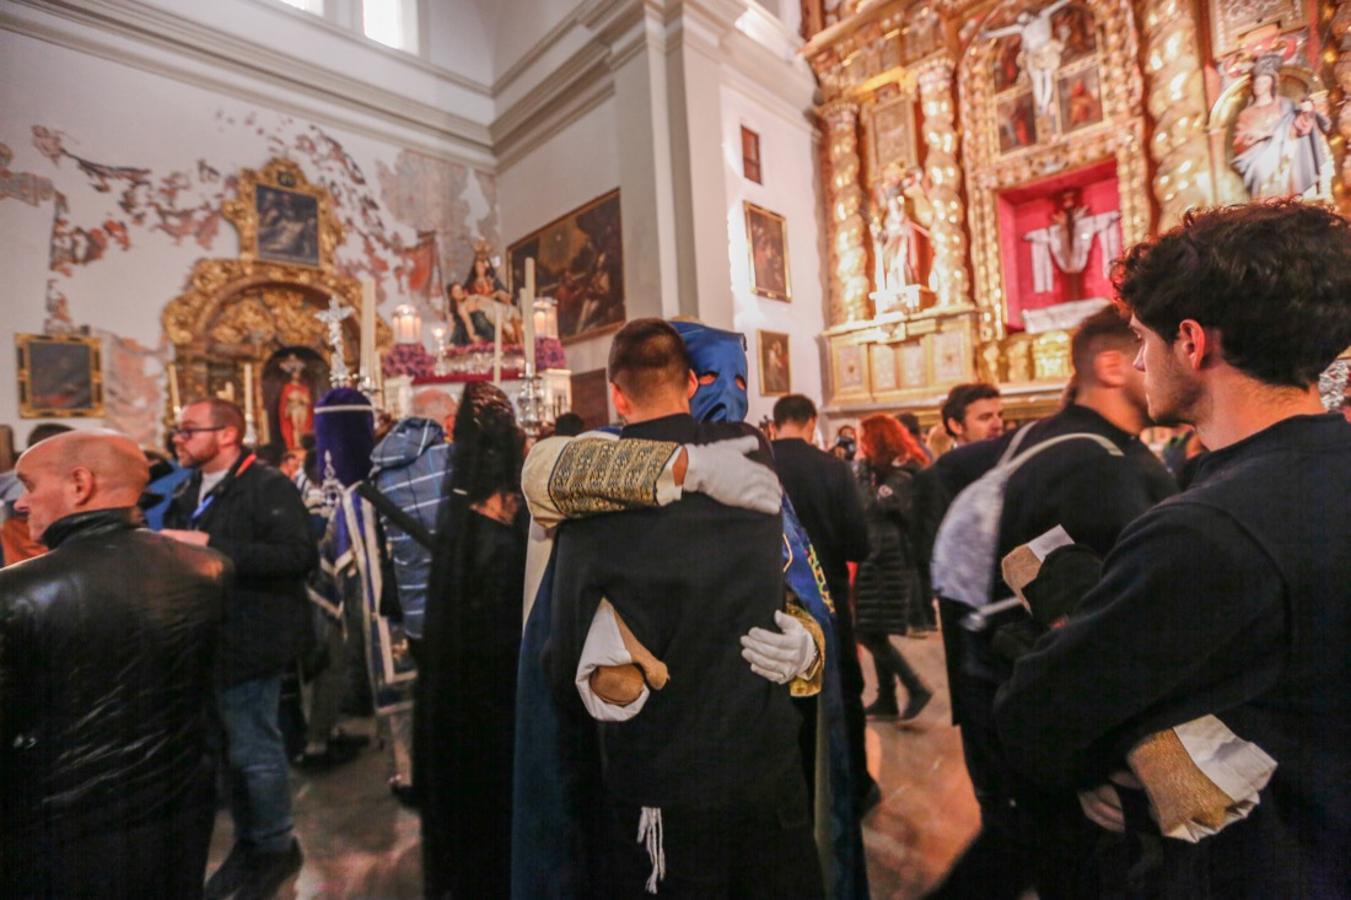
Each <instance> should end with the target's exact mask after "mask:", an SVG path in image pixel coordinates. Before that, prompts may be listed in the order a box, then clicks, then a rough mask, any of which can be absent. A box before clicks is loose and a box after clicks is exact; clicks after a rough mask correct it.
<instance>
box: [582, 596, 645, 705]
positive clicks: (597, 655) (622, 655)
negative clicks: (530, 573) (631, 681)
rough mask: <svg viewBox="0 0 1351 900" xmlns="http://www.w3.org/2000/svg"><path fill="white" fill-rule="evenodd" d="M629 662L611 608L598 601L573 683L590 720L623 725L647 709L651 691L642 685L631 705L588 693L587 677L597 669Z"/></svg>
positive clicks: (606, 603) (630, 655)
mask: <svg viewBox="0 0 1351 900" xmlns="http://www.w3.org/2000/svg"><path fill="white" fill-rule="evenodd" d="M632 662H633V655H632V654H630V653H629V650H628V648H627V647H625V646H624V639H623V637H621V636H620V634H619V623H618V622H616V621H615V615H614V607H612V606H611V605H610V603H609V601H608V600H601V602H600V606H599V607H597V608H596V615H595V616H594V617H593V618H592V619H591V628H590V630H588V631H587V633H586V643H585V644H583V645H582V658H581V659H580V660H578V661H577V674H576V676H575V677H574V681H575V682H576V684H577V693H578V694H580V695H581V698H582V705H583V706H585V707H586V711H587V712H588V713H590V714H591V718H593V719H597V720H599V721H601V722H627V721H628V720H629V719H632V718H633V717H634V716H636V715H638V713H640V712H642V711H643V707H644V706H646V705H647V698H648V697H649V696H651V694H652V690H651V688H649V687H648V686H647V685H646V684H644V685H643V690H642V693H640V694H639V695H638V698H637V699H636V700H634V701H633V702H632V703H629V704H627V705H625V706H619V705H617V704H614V703H608V702H606V701H605V700H603V699H601V697H600V695H598V694H597V693H596V692H595V691H594V690H592V689H591V673H592V672H594V671H595V670H596V669H597V668H598V667H600V666H622V665H627V664H629V663H632Z"/></svg>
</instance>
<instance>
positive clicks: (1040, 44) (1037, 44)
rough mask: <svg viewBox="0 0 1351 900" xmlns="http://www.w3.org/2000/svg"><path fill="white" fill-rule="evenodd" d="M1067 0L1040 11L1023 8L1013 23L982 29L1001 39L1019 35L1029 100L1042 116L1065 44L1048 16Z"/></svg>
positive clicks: (984, 35) (984, 34)
mask: <svg viewBox="0 0 1351 900" xmlns="http://www.w3.org/2000/svg"><path fill="white" fill-rule="evenodd" d="M1069 2H1070V0H1055V2H1054V3H1052V4H1051V5H1050V6H1048V7H1046V8H1045V9H1042V10H1041V11H1039V12H1036V13H1031V12H1028V11H1027V10H1023V11H1022V12H1020V13H1018V15H1017V17H1016V18H1014V20H1013V24H1012V25H1005V26H1004V27H1003V28H996V29H994V30H993V31H983V32H981V35H980V36H981V38H982V39H984V38H992V39H997V38H1002V37H1011V36H1012V35H1015V34H1016V35H1018V36H1019V37H1020V38H1022V40H1023V46H1022V52H1020V53H1019V54H1018V62H1019V63H1020V64H1021V65H1022V67H1023V70H1024V71H1025V72H1027V77H1028V79H1029V80H1030V81H1031V82H1032V99H1033V101H1034V102H1035V103H1036V105H1037V115H1039V116H1044V115H1047V114H1048V113H1049V112H1050V109H1051V95H1052V94H1053V93H1054V91H1055V70H1056V69H1058V68H1060V54H1061V52H1063V51H1064V49H1065V45H1064V44H1062V43H1061V42H1060V40H1059V39H1058V38H1056V36H1055V33H1054V32H1053V31H1052V30H1051V16H1053V15H1055V14H1056V13H1057V12H1059V11H1060V10H1061V8H1063V7H1064V6H1066V5H1067V4H1068V3H1069Z"/></svg>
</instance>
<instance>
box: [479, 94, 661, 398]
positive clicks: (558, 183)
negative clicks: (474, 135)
mask: <svg viewBox="0 0 1351 900" xmlns="http://www.w3.org/2000/svg"><path fill="white" fill-rule="evenodd" d="M617 127H618V123H617V121H616V110H615V103H614V100H613V98H608V99H606V100H604V101H602V102H601V103H599V104H598V105H596V106H595V107H593V108H592V109H591V110H589V111H588V112H586V113H585V114H583V115H582V116H580V117H578V118H577V119H575V120H574V121H572V122H571V123H569V124H568V125H566V126H565V127H563V128H562V129H560V130H559V131H557V132H555V133H553V134H552V135H550V136H549V137H548V138H547V139H546V140H544V141H542V142H541V143H539V144H537V145H536V146H534V147H533V148H532V149H530V150H529V151H528V152H526V153H525V154H524V155H522V156H520V157H519V158H518V159H516V160H515V161H514V162H513V163H511V165H510V166H508V167H504V168H503V169H501V170H500V171H499V172H498V175H497V196H498V209H499V212H500V217H501V223H502V236H503V238H504V244H505V246H510V245H511V244H512V243H514V242H516V241H517V240H520V239H521V238H523V237H525V236H526V235H528V234H530V233H531V232H533V231H535V230H536V229H538V228H540V227H541V226H543V225H547V224H548V223H549V222H552V221H553V220H554V219H557V218H558V217H559V216H562V215H564V214H566V213H568V212H569V211H571V210H573V209H576V208H577V207H579V206H582V205H583V204H585V203H587V202H589V201H591V200H594V199H595V198H597V197H599V196H601V195H602V194H606V193H609V192H610V191H613V190H614V189H615V188H619V187H621V184H620V162H619V147H618V142H617V140H616V128H617ZM619 199H620V214H621V216H623V217H625V218H627V216H628V215H629V212H630V204H627V203H625V197H624V193H623V191H622V190H621V191H620V197H619ZM625 230H626V232H627V230H628V225H627V222H626V223H625ZM624 254H625V258H624V265H625V268H626V269H627V268H628V267H629V266H630V265H634V264H635V261H634V259H633V255H632V252H631V248H630V247H629V246H627V245H626V246H625V247H624ZM628 280H629V279H628V278H627V277H626V279H625V281H626V283H627V282H628ZM625 301H626V311H627V314H628V317H629V318H634V317H636V316H642V315H657V314H658V310H656V309H653V310H644V309H643V308H642V307H643V302H642V298H635V297H626V298H625ZM610 336H611V333H609V332H607V333H605V334H600V335H597V336H595V337H591V338H587V339H583V340H579V341H575V342H572V343H569V344H568V345H567V347H566V352H567V359H568V366H569V368H571V369H572V371H573V372H574V373H580V372H588V371H591V370H593V369H600V368H604V367H605V360H606V357H607V355H608V353H609V350H610Z"/></svg>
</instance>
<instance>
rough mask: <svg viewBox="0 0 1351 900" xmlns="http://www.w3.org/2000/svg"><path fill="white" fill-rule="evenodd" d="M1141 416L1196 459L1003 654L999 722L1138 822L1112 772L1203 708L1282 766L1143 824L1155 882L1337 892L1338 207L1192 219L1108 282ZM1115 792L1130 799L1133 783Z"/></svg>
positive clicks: (1099, 817) (1341, 815)
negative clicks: (1064, 615) (1193, 817)
mask: <svg viewBox="0 0 1351 900" xmlns="http://www.w3.org/2000/svg"><path fill="white" fill-rule="evenodd" d="M1117 281H1118V284H1117V290H1118V292H1119V294H1120V296H1121V299H1122V300H1123V301H1124V302H1125V304H1126V305H1127V306H1128V307H1129V308H1130V310H1131V312H1132V313H1133V318H1132V320H1131V325H1132V328H1133V329H1134V330H1135V332H1136V333H1137V335H1138V336H1139V337H1140V340H1141V345H1140V350H1139V354H1138V356H1137V357H1136V360H1135V366H1136V368H1138V369H1140V370H1141V371H1143V372H1144V388H1145V395H1146V397H1147V399H1148V403H1149V411H1150V415H1151V416H1152V417H1153V418H1154V419H1155V420H1157V421H1160V422H1164V423H1175V422H1187V423H1191V424H1193V425H1195V426H1196V429H1197V432H1198V434H1199V435H1200V437H1201V440H1202V442H1203V443H1204V444H1205V445H1206V446H1207V447H1209V448H1210V450H1211V452H1210V454H1209V455H1208V456H1207V457H1206V459H1205V461H1204V462H1203V463H1202V464H1201V465H1200V468H1199V471H1198V473H1197V475H1196V479H1195V481H1194V482H1193V483H1192V485H1191V486H1190V487H1189V488H1188V490H1187V491H1186V492H1185V493H1182V494H1179V495H1178V496H1176V497H1174V498H1172V499H1170V500H1167V501H1165V502H1163V503H1161V504H1159V505H1158V506H1157V507H1155V508H1154V509H1152V510H1150V511H1149V512H1148V513H1146V514H1145V515H1143V516H1141V517H1140V518H1139V519H1137V520H1135V521H1134V522H1132V523H1131V524H1130V525H1128V526H1127V527H1126V529H1125V530H1124V531H1123V532H1122V534H1121V537H1120V538H1119V539H1118V540H1117V542H1116V544H1115V546H1114V547H1113V548H1112V550H1111V553H1110V554H1109V555H1108V556H1107V558H1106V560H1105V561H1104V564H1103V572H1102V579H1101V581H1099V583H1098V584H1097V586H1096V587H1095V588H1094V589H1093V590H1092V591H1091V592H1090V593H1089V594H1088V596H1087V597H1085V598H1084V600H1083V601H1082V603H1081V604H1080V606H1079V608H1078V610H1077V611H1076V613H1075V614H1074V615H1073V616H1071V617H1070V620H1069V622H1068V624H1066V625H1065V626H1064V627H1062V628H1059V629H1056V630H1054V631H1052V632H1051V633H1050V634H1049V635H1047V636H1046V637H1044V638H1043V639H1042V640H1041V642H1040V643H1038V645H1037V646H1036V648H1035V649H1034V650H1033V651H1032V652H1031V653H1030V654H1028V655H1026V656H1024V657H1022V658H1021V659H1020V660H1019V662H1018V663H1017V665H1016V667H1015V669H1014V673H1013V678H1012V680H1011V681H1010V682H1009V683H1008V684H1007V685H1006V686H1005V687H1004V688H1003V689H1001V691H1000V695H999V699H998V701H997V703H996V707H995V716H996V722H997V724H998V727H999V734H1000V737H1001V739H1002V742H1003V746H1004V748H1005V751H1006V753H1007V756H1008V758H1009V760H1010V761H1011V763H1012V764H1013V765H1014V766H1015V767H1016V768H1018V769H1019V770H1020V771H1021V772H1022V773H1023V774H1024V775H1025V776H1027V777H1029V778H1032V779H1035V780H1036V781H1038V782H1040V783H1042V784H1045V785H1048V786H1051V787H1058V788H1061V789H1065V788H1075V789H1079V790H1080V791H1081V793H1080V803H1081V805H1082V806H1083V808H1084V811H1085V813H1086V814H1087V815H1088V816H1089V818H1090V819H1091V820H1092V821H1094V822H1096V823H1097V824H1099V825H1101V826H1102V827H1104V828H1106V829H1109V830H1111V831H1122V830H1123V829H1126V828H1129V829H1130V830H1131V832H1132V833H1133V835H1143V834H1147V832H1149V830H1150V828H1151V827H1152V823H1151V822H1150V821H1149V817H1148V816H1147V815H1145V816H1137V815H1134V814H1133V813H1132V810H1133V809H1137V808H1139V806H1138V805H1137V804H1132V803H1131V802H1130V801H1129V800H1128V801H1127V803H1126V812H1123V804H1122V799H1123V793H1122V791H1119V790H1118V789H1117V786H1118V785H1122V790H1125V786H1124V785H1123V783H1126V784H1129V782H1130V780H1131V779H1129V778H1128V777H1125V776H1124V775H1123V774H1122V772H1121V771H1120V770H1123V769H1124V768H1125V766H1124V759H1125V757H1126V755H1127V754H1128V753H1130V752H1131V751H1132V749H1133V748H1135V747H1136V746H1137V744H1139V743H1140V742H1141V740H1142V739H1144V738H1146V737H1147V736H1149V735H1151V734H1153V733H1155V732H1158V731H1160V730H1161V729H1169V728H1175V727H1176V726H1179V725H1182V724H1184V723H1187V722H1190V721H1191V720H1192V719H1195V718H1197V717H1198V716H1203V715H1215V716H1218V717H1220V718H1221V719H1222V721H1223V723H1224V725H1226V726H1227V727H1228V728H1229V730H1230V731H1232V732H1233V734H1234V735H1236V736H1237V737H1238V738H1240V739H1242V740H1244V741H1249V742H1253V743H1255V744H1257V745H1258V746H1259V747H1260V748H1261V749H1262V750H1264V751H1265V752H1266V753H1267V754H1269V755H1270V756H1271V757H1272V758H1273V759H1274V760H1275V762H1276V770H1275V773H1274V774H1273V775H1272V776H1271V780H1270V782H1269V783H1267V784H1266V785H1265V787H1263V788H1262V789H1261V792H1260V803H1259V804H1258V805H1257V806H1256V808H1255V809H1253V810H1252V812H1251V814H1250V815H1248V817H1247V818H1245V819H1242V820H1241V821H1237V822H1235V823H1233V824H1230V825H1228V826H1227V827H1225V828H1224V829H1223V830H1221V831H1219V832H1218V833H1217V834H1214V835H1212V836H1210V837H1206V838H1203V839H1201V840H1200V841H1199V842H1198V843H1186V842H1183V841H1178V840H1172V839H1166V840H1160V839H1158V837H1157V828H1155V829H1154V840H1152V841H1141V842H1140V843H1139V845H1138V846H1139V847H1142V848H1143V847H1149V846H1151V845H1152V847H1153V848H1154V850H1155V852H1154V853H1153V854H1152V857H1153V863H1152V865H1151V863H1150V860H1149V859H1148V858H1143V857H1142V858H1137V859H1134V860H1132V862H1133V863H1134V865H1132V867H1131V872H1132V877H1133V878H1136V879H1140V880H1139V881H1138V882H1135V883H1126V884H1117V885H1114V886H1111V887H1114V888H1116V889H1118V890H1119V891H1121V892H1122V893H1125V892H1127V891H1131V892H1132V893H1133V894H1134V895H1137V896H1138V895H1153V896H1169V897H1212V896H1213V897H1226V898H1228V897H1339V896H1346V891H1347V886H1348V885H1351V853H1348V847H1351V655H1348V653H1347V645H1348V643H1351V578H1348V573H1351V515H1349V514H1348V511H1349V510H1351V426H1348V425H1347V423H1346V422H1345V421H1344V420H1343V419H1342V418H1341V416H1339V415H1337V414H1335V413H1324V411H1323V407H1322V404H1321V403H1320V400H1319V396H1318V391H1317V384H1318V377H1319V373H1320V372H1322V371H1323V370H1324V369H1325V368H1326V367H1327V366H1328V365H1329V364H1330V363H1331V362H1332V361H1333V359H1334V358H1335V357H1336V356H1337V354H1338V353H1340V352H1341V351H1342V350H1344V349H1345V348H1346V346H1347V345H1348V343H1351V223H1349V222H1348V221H1347V220H1346V219H1344V218H1342V217H1340V216H1338V215H1336V214H1334V213H1332V212H1330V211H1328V210H1326V209H1323V208H1321V207H1315V206H1308V205H1304V204H1301V203H1298V202H1293V201H1287V202H1283V203H1276V204H1262V205H1257V204H1254V205H1251V206H1245V207H1230V208H1226V209H1220V210H1213V211H1209V212H1204V213H1193V214H1189V215H1188V216H1187V218H1186V220H1185V221H1184V223H1183V224H1182V225H1181V226H1179V227H1178V228H1175V229H1173V230H1172V231H1170V232H1168V233H1167V234H1165V235H1163V236H1162V237H1160V238H1158V239H1157V240H1155V241H1151V242H1147V243H1143V244H1140V245H1137V246H1136V247H1135V248H1133V249H1132V250H1131V251H1130V252H1129V253H1128V254H1127V255H1126V257H1125V259H1124V260H1123V262H1122V264H1121V267H1120V270H1119V272H1118V278H1117ZM1126 796H1129V795H1126Z"/></svg>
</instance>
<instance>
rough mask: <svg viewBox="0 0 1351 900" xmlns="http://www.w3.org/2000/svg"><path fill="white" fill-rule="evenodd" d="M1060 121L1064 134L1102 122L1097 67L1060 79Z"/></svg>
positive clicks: (1090, 67)
mask: <svg viewBox="0 0 1351 900" xmlns="http://www.w3.org/2000/svg"><path fill="white" fill-rule="evenodd" d="M1060 121H1061V122H1062V123H1064V124H1063V125H1062V126H1061V129H1062V130H1063V131H1066V132H1069V131H1074V130H1076V129H1079V128H1083V127H1085V126H1088V125H1095V124H1097V123H1098V122H1101V121H1102V100H1101V98H1100V96H1099V93H1098V69H1097V66H1089V67H1088V68H1087V69H1083V70H1081V71H1079V72H1077V73H1075V74H1073V75H1066V76H1064V77H1063V78H1061V79H1060Z"/></svg>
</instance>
